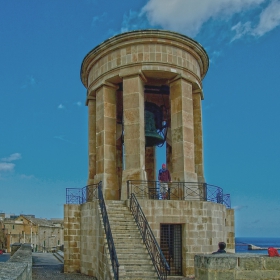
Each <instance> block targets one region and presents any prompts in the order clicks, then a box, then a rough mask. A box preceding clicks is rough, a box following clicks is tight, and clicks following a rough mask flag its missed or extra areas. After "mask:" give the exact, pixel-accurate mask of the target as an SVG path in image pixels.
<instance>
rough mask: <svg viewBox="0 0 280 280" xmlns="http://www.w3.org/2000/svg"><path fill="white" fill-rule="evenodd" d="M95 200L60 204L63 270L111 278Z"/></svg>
mask: <svg viewBox="0 0 280 280" xmlns="http://www.w3.org/2000/svg"><path fill="white" fill-rule="evenodd" d="M99 211H100V210H99V205H98V200H96V201H93V202H87V203H85V204H82V205H70V204H69V205H64V219H65V225H64V226H65V229H64V233H65V235H64V240H65V241H64V272H66V273H67V272H68V273H71V272H81V273H83V274H86V275H90V276H95V277H97V279H99V280H110V279H113V278H112V275H111V274H110V268H111V260H110V255H109V254H108V247H107V242H106V235H105V231H104V227H103V222H102V220H101V219H102V216H101V213H100V212H99Z"/></svg>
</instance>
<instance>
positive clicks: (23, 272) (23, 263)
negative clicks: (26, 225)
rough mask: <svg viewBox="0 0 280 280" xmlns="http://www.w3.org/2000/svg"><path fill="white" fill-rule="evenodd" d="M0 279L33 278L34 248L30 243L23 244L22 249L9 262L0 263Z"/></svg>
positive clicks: (25, 279) (18, 279) (17, 279)
mask: <svg viewBox="0 0 280 280" xmlns="http://www.w3.org/2000/svg"><path fill="white" fill-rule="evenodd" d="M0 279H3V280H6V279H15V280H31V279H32V250H31V246H30V244H23V245H21V247H20V249H18V250H17V251H16V252H15V253H14V255H13V256H12V257H11V258H10V259H9V260H8V261H7V262H4V263H0Z"/></svg>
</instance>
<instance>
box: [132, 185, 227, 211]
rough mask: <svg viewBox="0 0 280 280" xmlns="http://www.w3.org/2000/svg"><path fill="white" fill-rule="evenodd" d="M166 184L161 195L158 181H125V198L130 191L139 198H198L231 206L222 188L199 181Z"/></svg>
mask: <svg viewBox="0 0 280 280" xmlns="http://www.w3.org/2000/svg"><path fill="white" fill-rule="evenodd" d="M165 184H167V187H168V188H167V189H168V190H167V193H166V195H165V196H164V197H163V196H162V193H161V190H160V183H159V182H158V181H141V180H129V181H127V198H129V197H130V195H131V194H132V193H134V194H135V196H136V197H137V198H140V199H155V200H161V199H168V200H200V201H211V202H214V203H219V204H223V205H225V206H226V207H227V208H231V202H230V195H229V194H226V195H224V194H223V189H222V188H220V187H218V186H214V185H210V184H207V183H199V182H170V183H165Z"/></svg>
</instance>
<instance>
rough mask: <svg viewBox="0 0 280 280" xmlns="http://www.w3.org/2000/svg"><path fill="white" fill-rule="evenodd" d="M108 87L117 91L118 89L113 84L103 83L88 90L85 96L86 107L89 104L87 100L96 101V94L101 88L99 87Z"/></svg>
mask: <svg viewBox="0 0 280 280" xmlns="http://www.w3.org/2000/svg"><path fill="white" fill-rule="evenodd" d="M104 86H105V87H109V88H113V89H115V90H117V89H118V88H119V86H117V85H115V84H112V83H110V82H108V81H103V82H101V83H99V84H97V85H96V86H95V87H94V88H91V89H90V90H88V95H87V99H86V106H87V105H88V103H89V100H92V99H94V100H95V99H96V92H97V91H98V90H99V89H100V88H101V87H104Z"/></svg>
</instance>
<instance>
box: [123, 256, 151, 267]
mask: <svg viewBox="0 0 280 280" xmlns="http://www.w3.org/2000/svg"><path fill="white" fill-rule="evenodd" d="M118 260H119V263H120V265H124V266H125V265H153V262H152V260H151V259H150V258H149V259H143V260H139V258H138V259H137V258H134V259H127V258H119V259H118Z"/></svg>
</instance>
